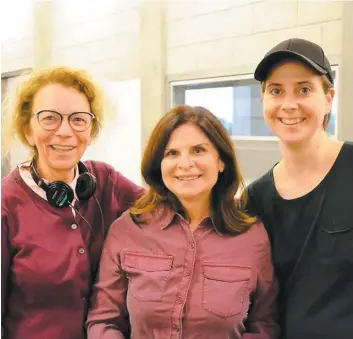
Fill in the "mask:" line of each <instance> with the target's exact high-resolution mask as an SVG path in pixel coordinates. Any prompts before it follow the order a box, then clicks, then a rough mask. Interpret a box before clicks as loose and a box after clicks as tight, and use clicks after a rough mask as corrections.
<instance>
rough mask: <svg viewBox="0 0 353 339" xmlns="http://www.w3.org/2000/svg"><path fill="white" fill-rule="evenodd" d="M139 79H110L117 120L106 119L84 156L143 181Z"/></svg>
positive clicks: (133, 179) (133, 178)
mask: <svg viewBox="0 0 353 339" xmlns="http://www.w3.org/2000/svg"><path fill="white" fill-rule="evenodd" d="M140 87H141V86H140V81H139V80H129V81H123V82H108V83H107V84H106V90H107V92H108V93H109V96H110V99H111V101H112V103H113V105H114V106H115V108H116V118H115V120H114V121H107V122H106V125H107V126H106V127H105V128H104V129H103V131H102V134H101V135H100V136H99V137H98V139H97V140H96V141H95V142H94V143H93V144H92V145H91V146H89V147H88V149H87V151H86V153H85V155H84V158H83V160H88V159H93V160H99V161H104V162H107V163H109V164H110V165H112V166H113V167H114V168H115V169H116V170H118V171H120V172H121V173H122V174H124V175H125V176H126V177H127V178H129V179H130V180H132V181H134V182H135V183H137V184H142V181H141V175H140V163H141V113H140V112H141V107H140V100H138V99H136V98H140V91H141V88H140Z"/></svg>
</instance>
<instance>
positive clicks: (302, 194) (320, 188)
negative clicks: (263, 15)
mask: <svg viewBox="0 0 353 339" xmlns="http://www.w3.org/2000/svg"><path fill="white" fill-rule="evenodd" d="M255 78H256V79H257V80H258V81H260V82H261V88H262V102H263V112H264V118H265V121H266V123H267V125H268V126H269V127H270V128H271V130H272V131H273V132H274V133H275V134H276V135H277V137H278V139H279V144H280V150H281V154H282V159H281V160H280V162H279V163H277V164H276V165H275V166H274V167H273V168H272V169H271V170H269V171H268V172H267V173H266V174H264V175H263V176H262V177H261V178H259V179H258V180H256V181H255V182H253V183H252V184H251V185H250V186H249V187H248V194H249V206H248V208H249V210H250V211H251V212H252V213H254V214H256V215H257V216H258V217H259V218H261V219H262V221H263V222H264V224H265V226H266V228H267V231H268V233H269V235H270V238H271V242H272V247H273V261H274V264H275V268H276V271H277V275H278V278H279V281H280V285H281V293H280V306H281V312H280V313H281V317H282V321H281V322H282V329H283V338H284V339H298V338H300V339H333V338H339V339H352V338H353V293H352V291H353V143H352V142H342V141H338V140H334V139H332V138H330V137H329V136H328V134H327V133H326V128H327V125H328V122H329V119H330V112H331V108H332V100H333V97H334V94H335V92H334V89H333V76H332V71H331V67H330V63H329V61H328V60H327V58H326V56H325V53H324V51H323V50H322V48H321V47H320V46H318V45H316V44H314V43H312V42H310V41H307V40H303V39H290V40H286V41H283V42H281V43H280V44H278V45H277V46H275V47H274V48H273V49H272V50H270V51H269V52H268V53H267V54H266V55H265V57H264V58H263V60H262V61H261V62H260V63H259V65H258V66H257V68H256V71H255Z"/></svg>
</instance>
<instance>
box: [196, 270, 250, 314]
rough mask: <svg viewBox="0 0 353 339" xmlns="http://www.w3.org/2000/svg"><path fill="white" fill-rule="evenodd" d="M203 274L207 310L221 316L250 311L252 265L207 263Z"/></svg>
mask: <svg viewBox="0 0 353 339" xmlns="http://www.w3.org/2000/svg"><path fill="white" fill-rule="evenodd" d="M203 275H204V280H203V307H204V309H205V310H207V311H209V312H211V313H213V314H215V315H216V316H219V317H221V318H228V317H231V316H234V315H237V314H241V313H242V314H245V313H246V312H247V311H248V308H249V301H250V299H249V298H250V297H249V295H250V293H249V282H250V277H251V268H250V267H245V266H233V265H227V266H226V265H217V264H213V263H212V264H211V263H205V264H204V265H203Z"/></svg>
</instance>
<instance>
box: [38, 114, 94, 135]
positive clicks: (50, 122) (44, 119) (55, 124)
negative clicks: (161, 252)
mask: <svg viewBox="0 0 353 339" xmlns="http://www.w3.org/2000/svg"><path fill="white" fill-rule="evenodd" d="M34 115H36V116H37V120H38V123H39V124H40V126H41V127H42V128H44V129H45V130H46V131H54V130H56V129H58V128H59V127H60V126H61V124H62V122H63V119H64V115H63V114H61V113H59V112H56V111H52V110H43V111H39V112H38V113H36V114H34ZM67 116H68V121H69V124H70V126H71V128H72V129H73V130H74V131H76V132H83V131H86V130H87V129H88V128H89V127H90V126H91V124H92V121H93V120H94V119H96V117H95V116H94V114H92V113H89V112H74V113H71V114H68V115H67Z"/></svg>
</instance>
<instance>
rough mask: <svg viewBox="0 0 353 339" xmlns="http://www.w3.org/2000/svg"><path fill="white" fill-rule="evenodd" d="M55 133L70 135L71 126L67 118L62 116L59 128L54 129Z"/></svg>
mask: <svg viewBox="0 0 353 339" xmlns="http://www.w3.org/2000/svg"><path fill="white" fill-rule="evenodd" d="M56 135H59V136H71V135H72V128H71V126H70V123H69V120H68V119H67V118H66V117H64V118H63V120H62V122H61V124H60V126H59V128H58V129H57V130H56Z"/></svg>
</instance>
